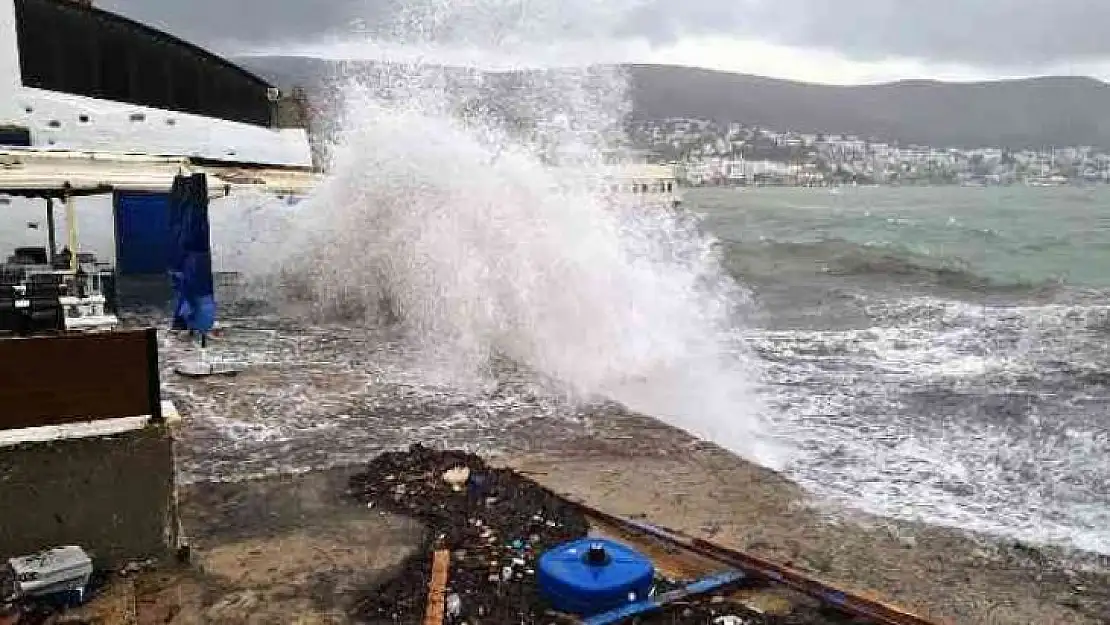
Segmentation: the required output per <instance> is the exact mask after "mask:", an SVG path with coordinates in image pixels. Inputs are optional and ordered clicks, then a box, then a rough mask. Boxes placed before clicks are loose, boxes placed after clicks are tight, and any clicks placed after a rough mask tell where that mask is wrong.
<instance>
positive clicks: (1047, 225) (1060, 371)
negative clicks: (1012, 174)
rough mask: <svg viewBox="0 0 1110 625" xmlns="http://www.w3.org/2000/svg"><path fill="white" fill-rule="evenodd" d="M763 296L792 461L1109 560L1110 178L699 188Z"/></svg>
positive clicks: (997, 529) (756, 334)
mask: <svg viewBox="0 0 1110 625" xmlns="http://www.w3.org/2000/svg"><path fill="white" fill-rule="evenodd" d="M686 200H687V204H688V206H689V207H690V208H691V209H692V210H694V211H696V212H700V213H702V214H704V215H705V218H706V221H705V225H706V227H707V228H708V229H709V230H711V231H712V232H713V233H714V234H715V235H716V236H717V237H718V238H719V239H720V240H721V244H722V247H723V250H724V262H725V263H726V264H727V266H728V267H729V269H730V270H731V271H732V273H733V274H734V275H735V276H736V277H737V278H738V279H739V281H740V282H742V283H743V284H745V285H747V286H748V288H749V289H750V290H751V292H752V299H753V301H754V311H753V312H752V314H751V315H750V318H749V319H747V320H746V321H745V323H746V324H747V328H748V330H747V335H748V341H749V343H750V345H751V346H752V347H753V349H754V351H755V353H756V354H757V355H758V360H759V361H760V365H761V367H762V369H763V371H764V374H763V379H764V382H765V386H764V389H763V392H764V393H766V395H767V396H768V397H769V398H771V401H772V404H773V406H774V411H775V415H774V417H773V418H774V420H775V421H776V427H777V428H778V430H779V432H780V434H781V436H782V437H783V438H784V439H785V440H788V441H789V442H790V444H791V445H792V446H794V447H795V448H796V449H797V450H798V454H797V456H796V458H795V459H794V460H793V462H792V464H791V465H790V467H789V469H788V471H789V472H790V473H791V475H792V476H793V477H795V478H796V479H797V480H798V481H799V482H801V483H802V484H803V485H805V486H807V487H808V488H810V489H811V490H812V491H813V492H815V493H818V494H819V495H822V496H825V497H829V498H832V499H834V500H837V501H841V502H843V503H847V504H849V505H852V506H857V507H861V508H863V509H865V510H868V511H872V512H876V513H879V514H883V515H888V516H895V517H903V518H911V519H919V520H924V521H927V522H931V523H940V524H945V525H951V526H956V527H963V528H970V529H975V530H982V531H986V532H989V533H993V534H996V535H1003V536H1008V537H1013V538H1018V539H1023V540H1030V541H1034V542H1051V543H1059V544H1068V545H1073V546H1076V547H1079V548H1082V549H1087V550H1092V551H1098V552H1102V553H1110V301H1108V300H1107V298H1106V293H1107V290H1108V289H1107V287H1110V190H1108V189H1105V188H1097V189H1072V188H1056V189H1025V188H1013V189H992V188H988V189H978V188H905V189H895V188H863V189H844V190H842V191H841V192H840V193H839V194H831V193H829V192H828V191H827V190H812V189H753V190H744V191H737V190H732V189H694V190H690V191H688V192H687V194H686Z"/></svg>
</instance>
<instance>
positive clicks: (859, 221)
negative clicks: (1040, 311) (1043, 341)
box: [686, 187, 1110, 287]
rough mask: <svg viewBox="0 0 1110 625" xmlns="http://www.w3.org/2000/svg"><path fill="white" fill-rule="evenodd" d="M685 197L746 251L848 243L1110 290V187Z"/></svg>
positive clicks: (1028, 279) (1000, 274) (1008, 280)
mask: <svg viewBox="0 0 1110 625" xmlns="http://www.w3.org/2000/svg"><path fill="white" fill-rule="evenodd" d="M686 199H687V201H688V203H689V204H690V205H691V206H692V207H694V209H695V210H698V211H702V212H705V213H706V214H707V216H708V217H709V219H710V222H711V224H712V227H713V228H714V231H715V232H716V233H717V234H718V235H719V236H720V237H722V238H724V239H726V240H728V241H733V242H737V243H742V244H744V245H749V246H750V245H751V244H754V243H760V242H761V243H763V244H764V245H772V244H774V243H795V244H822V243H823V244H826V245H829V244H831V243H841V244H844V245H845V246H856V247H857V248H858V249H857V253H858V254H859V255H860V256H866V255H867V254H870V255H871V256H876V257H877V256H879V255H881V254H884V253H888V254H892V255H894V256H895V257H896V258H900V259H903V260H904V261H905V262H906V264H907V265H911V264H919V265H920V266H921V267H923V268H927V269H948V270H952V271H959V272H967V273H968V274H970V275H971V276H975V277H978V278H981V279H982V280H984V281H988V282H989V283H991V284H994V285H998V286H1004V285H1038V284H1044V283H1055V282H1064V283H1067V284H1070V285H1075V286H1084V287H1106V286H1110V189H1108V188H1106V187H1091V188H1074V189H1073V188H1024V187H1020V188H1019V187H1014V188H959V187H939V188H856V189H843V190H842V192H841V193H839V194H835V195H834V194H831V193H829V192H828V191H826V190H812V189H756V190H744V191H738V190H733V189H704V190H703V189H694V190H689V191H688V192H687V194H686ZM796 260H798V261H804V260H811V259H805V258H800V259H796ZM812 260H818V261H820V260H830V259H829V258H822V257H821V255H820V254H817V255H814V258H812Z"/></svg>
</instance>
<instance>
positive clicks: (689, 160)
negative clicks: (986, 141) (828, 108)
mask: <svg viewBox="0 0 1110 625" xmlns="http://www.w3.org/2000/svg"><path fill="white" fill-rule="evenodd" d="M629 136H630V139H631V141H632V143H633V144H634V145H635V146H636V147H637V148H640V149H644V150H648V151H650V152H651V154H652V155H653V157H654V158H656V159H658V160H662V161H666V162H670V163H674V164H676V165H677V170H678V177H679V180H680V181H681V182H682V183H683V184H687V185H690V186H838V185H964V186H987V185H1028V186H1061V185H1068V184H1098V183H1110V154H1107V153H1106V152H1104V151H1102V150H1099V149H1097V148H1095V147H1092V146H1070V147H1061V146H1043V147H1041V148H1038V149H1023V150H1011V149H1006V148H1000V147H981V148H974V149H969V148H956V147H934V146H924V145H916V144H899V143H897V142H884V141H879V140H875V139H870V138H864V137H859V136H855V135H843V134H834V133H828V134H825V133H800V132H791V131H778V130H771V129H767V128H760V127H755V126H748V125H745V124H742V123H739V122H733V123H729V124H722V123H717V122H713V121H708V120H700V119H666V120H641V121H637V122H634V123H633V124H631V127H630V129H629Z"/></svg>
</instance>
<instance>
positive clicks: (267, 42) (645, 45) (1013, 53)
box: [97, 0, 1110, 83]
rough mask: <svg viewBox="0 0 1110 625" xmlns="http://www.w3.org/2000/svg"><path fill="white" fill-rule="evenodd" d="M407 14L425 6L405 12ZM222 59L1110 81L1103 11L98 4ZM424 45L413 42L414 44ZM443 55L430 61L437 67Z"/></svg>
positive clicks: (978, 1)
mask: <svg viewBox="0 0 1110 625" xmlns="http://www.w3.org/2000/svg"><path fill="white" fill-rule="evenodd" d="M417 3H423V4H421V5H419V6H418V5H417ZM97 4H98V5H99V6H102V7H104V8H107V9H109V10H113V11H117V12H119V13H123V14H124V15H128V16H130V17H133V18H135V19H138V20H140V21H143V22H146V23H149V24H152V25H155V26H158V27H160V28H163V29H165V30H168V31H170V32H173V33H175V34H178V35H181V36H183V37H185V38H187V39H189V40H191V41H194V42H197V43H201V44H203V45H206V46H208V47H211V48H213V49H216V50H217V51H219V52H222V53H227V54H236V53H285V54H310V55H316V56H328V57H382V56H398V55H411V54H414V53H419V54H421V55H423V56H425V57H429V58H431V60H440V61H453V62H455V63H459V62H469V63H475V64H482V65H489V66H504V65H506V64H552V63H566V62H593V61H596V62H610V61H640V62H658V63H680V64H685V65H696V66H701V67H709V68H714V69H725V70H733V71H741V72H748V73H754V74H762V75H769V76H776V77H781V78H795V79H800V80H810V81H819V82H829V83H857V82H876V81H882V80H890V79H897V78H941V79H952V80H970V79H979V78H993V77H1018V76H1029V75H1040V74H1048V73H1053V74H1058V73H1064V74H1085V75H1093V76H1097V77H1099V78H1103V79H1108V78H1110V37H1108V36H1106V35H1105V30H1106V25H1107V24H1110V1H1108V0H931V1H929V2H925V1H924V0H920V1H919V0H440V1H434V0H185V1H181V0H174V1H169V0H99V1H98V2H97ZM421 38H423V39H424V40H425V43H424V44H423V45H419V46H417V45H412V42H413V41H414V40H417V39H421ZM437 57H442V58H437Z"/></svg>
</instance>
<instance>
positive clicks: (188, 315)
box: [169, 174, 216, 334]
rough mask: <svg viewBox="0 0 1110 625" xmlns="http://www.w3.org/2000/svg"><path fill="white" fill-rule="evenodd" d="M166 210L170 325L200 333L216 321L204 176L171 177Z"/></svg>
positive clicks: (207, 329)
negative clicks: (171, 292) (172, 296)
mask: <svg viewBox="0 0 1110 625" xmlns="http://www.w3.org/2000/svg"><path fill="white" fill-rule="evenodd" d="M169 209H170V214H169V221H170V223H169V226H170V250H169V252H170V253H169V271H170V281H171V284H172V286H173V294H174V316H173V325H174V328H177V329H182V330H184V329H189V330H194V331H197V332H200V333H202V334H204V333H207V332H208V331H210V330H211V329H212V326H213V325H214V324H215V322H216V298H215V289H214V288H213V284H212V246H211V237H210V235H209V227H208V180H207V178H206V177H205V176H204V174H194V175H192V176H178V177H177V178H175V179H174V181H173V189H172V190H171V191H170V198H169Z"/></svg>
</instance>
